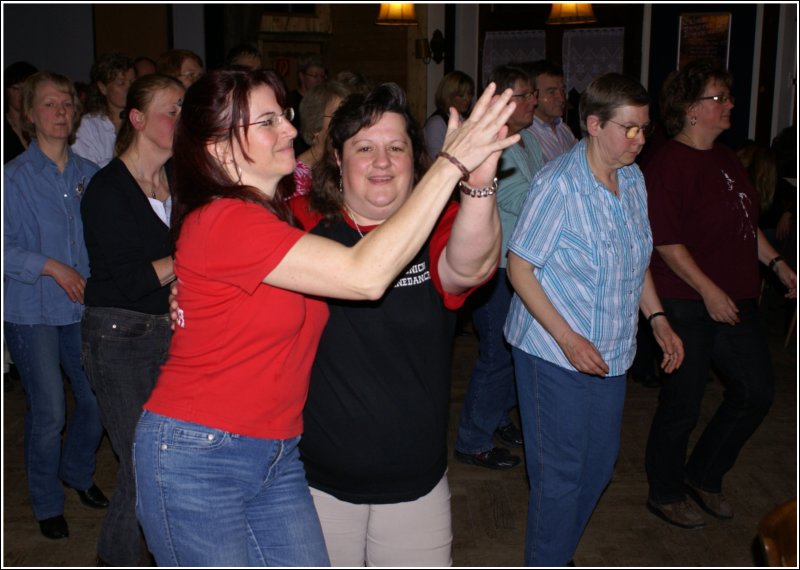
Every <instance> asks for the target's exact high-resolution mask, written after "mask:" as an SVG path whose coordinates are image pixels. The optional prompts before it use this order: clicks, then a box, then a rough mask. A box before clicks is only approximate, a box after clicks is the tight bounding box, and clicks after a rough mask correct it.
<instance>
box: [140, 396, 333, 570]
mask: <svg viewBox="0 0 800 570" xmlns="http://www.w3.org/2000/svg"><path fill="white" fill-rule="evenodd" d="M299 441H300V437H299V436H298V437H296V438H293V439H288V440H273V439H260V438H254V437H245V436H241V435H236V434H233V433H229V432H225V431H222V430H218V429H214V428H209V427H206V426H203V425H200V424H195V423H191V422H185V421H181V420H176V419H172V418H168V417H164V416H161V415H158V414H153V413H151V412H147V411H145V412H144V413H143V414H142V417H141V419H140V420H139V424H138V426H137V427H136V436H135V441H134V447H133V461H134V469H135V472H136V514H137V515H138V516H139V522H140V523H141V525H142V529H143V530H144V535H145V538H146V539H147V545H148V546H149V547H150V551H151V552H152V553H153V555H154V556H155V558H156V562H157V563H158V565H159V566H238V567H242V566H329V565H330V562H329V561H328V553H327V551H326V549H325V539H324V538H323V536H322V528H321V527H320V524H319V518H318V517H317V512H316V510H315V509H314V503H313V501H312V499H311V493H310V492H309V490H308V483H306V478H305V471H304V469H303V464H302V463H301V462H300V455H299V451H298V449H297V444H298V442H299Z"/></svg>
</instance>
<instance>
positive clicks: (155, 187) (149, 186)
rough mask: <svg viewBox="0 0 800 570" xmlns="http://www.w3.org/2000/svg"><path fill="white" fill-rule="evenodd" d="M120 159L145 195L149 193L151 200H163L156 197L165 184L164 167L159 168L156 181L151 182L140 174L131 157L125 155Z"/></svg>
mask: <svg viewBox="0 0 800 570" xmlns="http://www.w3.org/2000/svg"><path fill="white" fill-rule="evenodd" d="M122 160H123V162H124V163H125V165H126V166H127V167H128V170H129V171H130V172H131V174H132V175H133V178H134V180H136V182H137V183H138V184H139V188H141V190H142V192H144V193H145V195H149V196H150V198H152V199H153V200H160V201H161V202H163V201H164V200H161V199H160V198H159V197H158V192H159V190H160V189H161V188H162V187H163V186H165V185H166V179H167V176H166V172H165V171H164V168H163V167H162V168H160V169H159V171H158V181H157V182H156V183H153V182H152V181H150V180H148V179H147V178H146V177H145V176H144V175H143V174H142V172H141V170H140V169H139V168H136V163H135V162H134V160H133V158H132V157H129V156H126V157H124V158H123V159H122ZM167 195H169V191H167Z"/></svg>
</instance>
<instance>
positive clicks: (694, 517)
mask: <svg viewBox="0 0 800 570" xmlns="http://www.w3.org/2000/svg"><path fill="white" fill-rule="evenodd" d="M647 510H649V511H650V512H651V513H653V514H654V515H656V516H657V517H659V518H661V519H663V520H665V521H667V522H668V523H669V524H673V525H675V526H679V527H681V528H688V529H695V528H703V527H704V526H706V522H705V521H704V520H703V517H702V516H701V515H700V513H699V512H697V509H696V508H695V506H694V505H693V504H692V503H690V502H689V500H688V499H683V500H682V501H678V502H677V503H667V504H660V503H656V502H654V501H653V500H651V499H647Z"/></svg>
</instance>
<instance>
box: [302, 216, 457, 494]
mask: <svg viewBox="0 0 800 570" xmlns="http://www.w3.org/2000/svg"><path fill="white" fill-rule="evenodd" d="M448 231H449V228H448ZM311 233H314V234H317V235H322V236H325V237H328V238H331V239H333V240H335V241H337V242H339V243H342V244H345V245H353V244H355V243H356V242H357V241H358V240H359V239H360V236H359V234H358V232H357V231H356V230H355V229H353V228H351V227H350V226H348V225H347V224H346V223H345V222H344V221H342V220H340V221H338V222H334V223H332V224H330V225H326V223H325V222H322V223H320V224H319V225H317V226H316V228H314V230H312V232H311ZM438 253H441V252H438ZM430 257H431V254H430V240H429V241H428V243H427V244H426V245H425V247H424V248H423V249H422V250H421V251H420V253H419V254H418V255H417V257H416V258H415V259H414V260H413V261H412V262H411V264H409V266H408V267H407V269H406V270H405V272H404V273H403V274H402V275H400V276H399V277H398V280H397V281H396V283H395V285H394V286H393V287H392V288H390V289H389V290H388V291H387V293H386V294H385V295H384V296H383V298H381V299H380V300H379V301H375V302H369V301H367V302H365V301H339V300H328V305H329V308H330V317H329V319H328V324H327V326H326V327H325V330H324V332H323V333H322V339H321V341H320V344H319V350H318V352H317V357H316V360H315V362H314V366H313V368H312V372H311V383H310V387H309V394H308V402H307V404H306V407H305V411H304V423H305V431H304V433H303V438H302V440H301V442H300V450H301V454H302V458H303V461H304V463H305V467H306V475H307V478H308V481H309V484H310V485H311V486H312V487H314V488H316V489H319V490H321V491H324V492H326V493H329V494H331V495H333V496H335V497H336V498H338V499H340V500H343V501H348V502H351V503H371V504H387V503H397V502H404V501H411V500H415V499H418V498H419V497H422V496H424V495H426V494H427V493H429V492H430V491H431V490H432V489H433V488H434V487H435V486H436V484H437V483H438V482H439V481H440V480H441V478H442V476H443V475H444V472H445V469H446V468H447V442H446V437H447V417H448V410H449V395H450V360H451V351H452V340H453V331H454V326H455V313H453V312H452V311H450V310H448V309H447V308H445V306H444V303H443V300H442V296H441V295H440V294H439V293H438V292H437V290H436V288H435V287H434V284H433V281H432V280H431V272H430V267H431V259H430ZM434 261H436V260H434Z"/></svg>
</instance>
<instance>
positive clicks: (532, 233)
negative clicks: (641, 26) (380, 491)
mask: <svg viewBox="0 0 800 570" xmlns="http://www.w3.org/2000/svg"><path fill="white" fill-rule="evenodd" d="M648 103H649V99H648V96H647V92H646V91H645V89H644V87H642V86H641V85H640V84H639V83H638V82H636V81H634V80H633V79H630V78H627V77H625V76H622V75H619V74H615V73H609V74H606V75H603V76H601V77H598V78H597V79H595V80H594V81H593V82H592V83H591V84H590V85H589V86H588V87H587V88H586V91H585V92H584V93H583V95H582V96H581V102H580V118H581V129H582V130H583V134H584V138H583V139H582V140H581V141H580V142H579V143H578V144H576V145H575V146H574V147H573V148H572V149H571V150H569V151H567V152H566V153H565V154H563V155H561V156H560V157H558V158H556V159H554V160H552V161H551V162H549V163H548V164H547V165H546V166H545V167H544V168H543V169H542V170H541V171H539V173H538V174H537V176H536V177H535V178H534V180H533V183H532V185H531V191H530V192H529V194H528V197H527V198H526V201H525V205H524V206H523V208H522V212H521V213H520V216H519V219H518V221H517V224H516V226H515V228H514V233H513V234H512V236H511V239H510V241H509V259H508V275H509V278H510V280H511V283H512V285H513V286H514V289H515V291H516V294H515V295H514V299H513V301H512V303H511V310H510V313H509V316H508V319H507V321H506V326H505V333H506V337H507V339H508V342H509V343H510V344H511V345H512V351H513V355H514V365H515V369H516V371H517V374H516V378H517V390H518V394H519V409H520V412H521V417H522V427H523V437H524V441H525V452H526V453H525V455H526V458H527V468H528V476H529V478H530V482H531V493H530V501H529V505H528V529H527V534H526V544H525V563H526V565H532V566H562V565H565V564H567V563H568V562H569V561H570V559H571V558H572V556H573V554H574V552H575V549H576V547H577V545H578V541H579V540H580V537H581V534H582V533H583V529H584V528H585V526H586V523H587V522H588V521H589V517H590V515H591V513H592V511H593V509H594V507H595V505H596V504H597V501H598V500H599V498H600V495H601V493H602V492H603V489H604V488H605V487H606V485H607V484H608V483H609V481H610V480H611V476H612V473H613V469H614V462H615V461H616V458H617V453H618V450H619V436H620V427H621V422H622V408H623V403H624V400H625V374H626V371H627V369H628V367H629V366H630V365H631V362H632V361H633V357H634V354H635V352H636V342H635V338H636V325H637V320H638V311H639V309H641V310H642V311H643V312H644V314H645V315H648V316H649V321H650V323H651V325H652V326H653V332H654V334H655V338H656V340H657V341H658V343H659V345H660V346H661V348H662V349H663V351H664V358H663V361H662V366H663V367H664V369H665V370H666V371H667V372H670V371H672V370H674V369H675V368H676V367H678V366H680V364H681V362H682V360H683V346H682V344H681V341H680V339H679V338H678V337H677V335H675V333H674V332H673V330H672V328H671V327H670V325H669V322H668V321H667V319H666V318H665V316H664V313H663V311H662V307H661V303H660V301H659V300H658V296H657V295H656V290H655V287H654V285H653V281H652V279H651V277H650V274H649V271H648V269H647V268H648V264H649V261H650V253H651V250H652V244H653V240H652V236H651V234H650V225H649V223H648V219H647V198H646V195H645V188H644V179H643V177H642V173H641V171H640V170H639V168H638V167H637V166H636V165H635V164H633V161H634V159H635V158H636V155H638V154H639V151H640V150H641V149H642V146H643V145H644V142H645V134H646V132H647V131H648V130H649V126H650V122H649V109H648Z"/></svg>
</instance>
